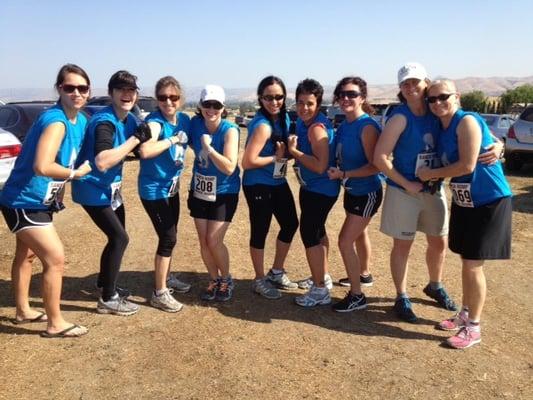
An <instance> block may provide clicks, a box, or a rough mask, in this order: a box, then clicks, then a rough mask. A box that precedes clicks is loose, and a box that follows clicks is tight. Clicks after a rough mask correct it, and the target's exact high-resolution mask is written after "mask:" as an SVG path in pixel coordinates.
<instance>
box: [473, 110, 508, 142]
mask: <svg viewBox="0 0 533 400" xmlns="http://www.w3.org/2000/svg"><path fill="white" fill-rule="evenodd" d="M481 116H482V117H483V119H484V120H485V122H486V123H487V125H488V126H489V128H490V130H491V132H492V134H493V135H494V136H496V137H497V138H498V139H501V138H503V137H504V136H505V135H506V134H507V131H508V130H509V128H510V127H511V125H512V124H513V123H514V122H515V119H514V118H513V117H511V116H510V115H507V114H501V115H500V114H481Z"/></svg>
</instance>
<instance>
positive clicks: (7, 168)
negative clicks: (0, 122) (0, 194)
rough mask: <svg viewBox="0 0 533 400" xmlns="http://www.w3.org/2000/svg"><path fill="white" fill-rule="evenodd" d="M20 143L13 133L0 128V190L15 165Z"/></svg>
mask: <svg viewBox="0 0 533 400" xmlns="http://www.w3.org/2000/svg"><path fill="white" fill-rule="evenodd" d="M21 148H22V145H21V144H20V141H19V140H18V139H17V137H16V136H15V135H13V134H12V133H10V132H8V131H5V130H3V129H2V128H0V190H2V189H3V188H4V184H5V183H6V181H7V178H8V177H9V174H10V173H11V170H12V169H13V167H14V166H15V160H16V159H17V156H18V155H19V153H20V149H21Z"/></svg>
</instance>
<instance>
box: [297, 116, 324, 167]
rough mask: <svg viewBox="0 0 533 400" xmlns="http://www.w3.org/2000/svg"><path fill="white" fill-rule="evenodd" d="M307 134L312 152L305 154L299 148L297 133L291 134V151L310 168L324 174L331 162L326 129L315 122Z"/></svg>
mask: <svg viewBox="0 0 533 400" xmlns="http://www.w3.org/2000/svg"><path fill="white" fill-rule="evenodd" d="M307 135H308V137H309V141H310V142H311V150H312V154H305V153H304V152H302V151H300V150H298V148H297V146H298V137H297V136H296V135H291V136H289V145H288V148H289V152H290V153H291V154H292V156H293V157H294V159H296V160H298V162H300V163H301V164H302V165H303V166H304V167H305V168H307V169H308V170H310V171H313V172H315V173H317V174H323V173H324V172H325V171H326V169H327V167H328V163H329V143H328V134H327V132H326V129H325V128H324V126H323V125H322V124H315V125H312V126H310V127H309V130H308V132H307Z"/></svg>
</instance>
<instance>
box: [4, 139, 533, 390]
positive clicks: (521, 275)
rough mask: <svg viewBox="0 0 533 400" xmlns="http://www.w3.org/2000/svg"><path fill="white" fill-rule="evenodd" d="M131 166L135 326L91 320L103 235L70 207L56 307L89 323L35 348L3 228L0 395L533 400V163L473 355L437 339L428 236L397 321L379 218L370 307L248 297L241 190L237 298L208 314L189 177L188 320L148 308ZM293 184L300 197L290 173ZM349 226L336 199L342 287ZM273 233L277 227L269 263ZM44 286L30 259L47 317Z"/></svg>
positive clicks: (149, 279) (292, 260) (451, 279)
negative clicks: (427, 289)
mask: <svg viewBox="0 0 533 400" xmlns="http://www.w3.org/2000/svg"><path fill="white" fill-rule="evenodd" d="M244 133H245V132H244ZM243 136H244V135H243ZM188 157H189V163H188V165H190V154H189V156H188ZM137 171H138V163H137V162H135V161H129V162H127V163H126V165H125V180H124V182H125V183H124V187H125V192H124V194H125V203H126V215H127V230H128V232H129V235H130V244H129V247H128V249H127V252H126V255H125V258H124V262H123V266H122V272H121V275H120V278H119V282H120V284H122V285H124V286H126V287H128V288H130V289H131V290H132V291H133V292H134V294H135V296H134V297H133V300H134V301H136V302H138V303H139V304H141V305H142V307H141V311H140V312H139V313H138V314H137V315H135V316H132V317H117V316H109V315H99V314H97V313H96V312H95V306H96V300H95V298H94V297H93V296H94V290H93V288H94V283H95V279H96V272H97V269H98V263H99V256H100V252H101V250H102V248H103V245H104V243H105V241H104V238H103V235H102V234H101V233H100V231H98V230H97V228H96V227H95V226H94V225H93V223H92V222H91V221H90V219H89V217H88V216H87V215H86V214H85V212H84V211H83V210H82V209H81V207H79V206H77V205H74V204H72V203H71V202H70V201H69V200H67V202H66V204H67V210H65V211H64V212H62V213H60V214H59V215H57V216H56V219H55V226H56V227H57V229H58V231H59V234H60V236H61V238H62V239H63V242H64V245H65V253H66V258H67V263H66V271H65V278H64V285H63V302H62V304H63V306H62V307H63V310H64V313H65V316H66V318H67V319H68V320H70V321H75V322H77V323H81V324H83V325H86V326H88V327H89V329H90V332H89V334H88V335H87V336H85V337H83V338H79V339H42V338H40V337H39V335H38V333H39V331H40V330H42V329H44V325H43V324H31V325H23V326H15V325H13V324H12V323H11V322H10V319H11V318H12V317H13V316H14V308H13V300H12V294H11V285H10V268H11V260H12V258H13V251H14V237H13V235H11V234H10V233H9V231H8V230H7V228H6V227H5V224H3V223H1V224H0V237H1V241H0V354H1V363H0V371H1V372H0V377H1V379H0V385H1V389H0V399H20V400H22V399H67V398H68V399H84V400H86V399H104V398H105V399H149V398H150V399H207V398H220V399H228V398H232V399H242V398H257V399H278V398H286V399H342V398H350V399H352V398H353V399H356V398H365V399H393V398H394V399H427V398H432V399H464V398H470V399H493V398H498V399H500V398H505V399H533V387H532V382H533V356H532V349H533V335H532V334H531V327H532V322H533V313H532V311H531V304H532V301H533V281H532V278H531V276H532V275H533V267H532V262H531V255H532V253H531V246H532V244H533V166H530V167H529V168H528V169H525V170H523V171H522V172H521V173H520V174H515V175H512V176H509V180H510V182H511V184H512V187H513V191H514V194H515V197H514V201H513V203H514V210H515V211H514V213H513V218H514V220H513V234H514V237H513V259H512V260H511V261H509V262H490V263H488V264H487V268H486V273H487V280H488V293H489V295H488V299H487V302H486V306H485V310H484V319H483V343H482V344H481V345H480V346H476V347H474V348H472V349H468V350H466V351H458V350H451V349H448V348H446V347H445V346H443V345H442V341H443V339H445V338H446V337H447V336H448V334H447V333H446V332H442V331H438V330H436V329H435V328H434V326H435V324H436V323H437V322H438V321H440V320H441V319H443V318H445V317H447V316H449V312H447V311H445V310H442V309H440V308H437V307H436V306H435V303H434V302H433V301H431V300H429V299H428V298H427V297H426V296H425V295H424V294H423V293H422V288H423V287H424V285H425V284H426V283H427V273H426V267H425V263H424V249H425V243H424V242H425V241H424V240H423V238H422V237H421V236H419V237H417V239H416V242H415V245H414V246H413V253H412V256H411V259H410V260H411V262H410V272H409V294H410V296H411V297H412V301H413V302H414V307H415V312H416V313H417V315H418V316H419V317H420V322H419V323H418V324H417V325H411V324H407V323H403V322H399V321H397V320H396V318H395V317H394V315H393V314H392V302H393V298H394V288H393V285H392V281H391V278H390V273H389V267H388V265H389V262H388V258H389V252H390V248H391V240H390V239H389V238H388V237H386V236H384V235H383V234H381V233H380V232H379V231H378V226H379V218H380V215H379V214H378V215H377V216H376V218H375V219H374V221H373V222H372V224H371V240H372V243H373V258H372V274H373V275H374V277H375V279H376V282H375V284H374V286H373V287H371V288H368V289H366V294H367V297H368V300H369V304H370V305H369V308H368V310H366V311H362V312H353V313H348V314H338V313H334V312H332V311H331V309H330V308H329V307H321V308H317V309H312V310H307V309H302V308H300V307H298V306H296V305H295V304H294V301H293V299H294V297H295V296H296V295H298V294H300V293H302V292H301V291H299V290H296V291H287V292H285V293H284V296H283V297H282V298H281V299H279V300H275V301H272V300H266V299H264V298H262V297H259V296H257V295H255V294H253V293H251V291H250V285H251V280H252V279H253V272H252V271H253V269H252V266H251V262H250V258H249V254H248V237H249V225H248V208H247V206H246V202H245V200H244V197H243V196H242V193H241V199H240V203H239V208H238V211H237V214H236V216H235V219H234V221H233V223H232V225H231V227H230V229H229V231H228V234H227V236H226V243H227V246H228V248H229V250H230V257H231V272H232V274H233V276H234V278H236V284H237V286H236V291H235V294H234V299H233V300H232V301H230V302H228V303H227V304H216V303H210V304H205V303H202V302H201V301H200V300H199V294H200V292H201V290H202V289H203V288H204V286H205V285H206V282H207V274H206V271H205V268H204V266H203V264H202V261H201V258H200V252H199V246H198V241H197V237H196V232H195V230H194V224H193V221H192V219H191V218H190V217H189V215H188V210H187V209H186V201H185V200H186V196H185V195H186V188H187V185H188V182H189V179H190V169H189V170H188V171H187V172H186V173H185V174H184V177H183V180H182V188H181V189H182V190H181V200H182V202H181V205H182V210H181V220H180V226H179V239H178V247H177V248H176V249H175V251H174V259H173V262H172V270H173V271H178V272H180V274H181V278H182V279H183V280H185V281H189V282H191V283H192V284H193V289H192V291H191V292H190V293H188V294H185V295H177V298H178V299H179V300H180V301H181V302H183V303H184V304H185V308H184V309H183V311H182V312H180V313H177V314H167V313H164V312H162V311H159V310H156V309H154V308H151V307H150V306H149V305H148V303H147V299H149V296H150V293H151V290H152V284H153V272H152V268H153V267H152V263H153V255H154V252H155V248H156V236H155V233H154V231H153V228H152V226H151V224H150V221H149V219H148V217H147V215H146V214H145V212H144V210H143V208H142V206H141V204H140V201H139V198H138V196H137V189H136V177H137ZM291 186H292V188H293V192H294V193H295V194H296V193H297V187H296V182H295V180H294V179H293V176H292V174H291ZM67 197H68V198H70V197H69V196H67ZM343 218H344V211H343V208H342V201H341V200H339V201H338V202H337V204H336V205H335V207H334V209H333V211H332V213H331V214H330V217H329V221H328V231H329V236H330V240H331V243H332V247H331V252H330V270H331V274H332V276H333V278H334V280H338V279H339V278H342V277H344V276H345V272H344V267H343V264H342V261H341V258H340V254H339V251H338V249H337V248H336V236H337V234H338V232H339V229H340V226H341V223H342V221H343ZM276 233H277V230H276V223H275V222H273V229H271V234H270V235H269V242H268V245H267V266H269V263H271V262H272V249H273V244H274V239H275V235H276ZM528 249H529V250H528ZM286 267H287V270H288V271H289V276H290V277H292V278H293V279H301V278H304V277H306V276H308V275H309V271H308V267H307V263H306V260H305V254H304V249H303V246H302V243H301V240H300V238H299V237H297V238H296V240H295V241H294V243H293V246H292V248H291V251H290V253H289V257H288V260H287V265H286ZM460 276H461V275H460V262H459V257H458V256H456V255H454V254H451V253H449V254H448V256H447V259H446V271H445V284H446V286H447V288H448V290H449V292H450V293H451V294H452V296H453V297H454V298H455V299H456V300H457V301H458V302H459V303H460V294H461V285H460V279H461V278H460ZM40 280H41V267H40V265H39V264H38V263H36V265H35V275H34V279H33V281H32V290H31V295H32V300H33V305H34V306H35V307H37V308H39V309H41V308H42V300H41V298H40V289H39V286H40ZM344 292H345V289H344V288H342V287H340V286H337V285H336V286H335V287H334V289H333V291H332V297H334V300H335V299H339V298H341V297H343V296H344Z"/></svg>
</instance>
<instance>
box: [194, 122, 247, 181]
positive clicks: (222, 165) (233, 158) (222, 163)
mask: <svg viewBox="0 0 533 400" xmlns="http://www.w3.org/2000/svg"><path fill="white" fill-rule="evenodd" d="M206 136H209V138H208V139H207V138H206ZM201 142H202V147H203V148H204V149H205V150H206V151H207V154H208V155H209V158H210V159H211V161H213V164H215V166H216V167H217V168H218V169H219V170H220V171H221V172H222V173H224V174H226V175H231V174H232V173H233V172H234V171H235V168H236V167H237V160H238V156H239V132H238V131H237V129H235V128H230V129H228V132H227V133H226V136H225V137H224V150H223V154H221V153H219V152H218V151H216V150H215V149H214V148H213V146H211V137H210V135H203V136H202V139H201ZM208 142H209V143H208Z"/></svg>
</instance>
